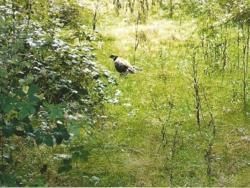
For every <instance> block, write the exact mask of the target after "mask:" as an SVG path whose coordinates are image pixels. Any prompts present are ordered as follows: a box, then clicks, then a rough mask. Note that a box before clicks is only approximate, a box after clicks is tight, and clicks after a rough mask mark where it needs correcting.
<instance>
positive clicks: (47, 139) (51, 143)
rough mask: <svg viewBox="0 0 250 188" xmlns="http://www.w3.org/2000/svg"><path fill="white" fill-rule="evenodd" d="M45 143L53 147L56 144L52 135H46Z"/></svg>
mask: <svg viewBox="0 0 250 188" xmlns="http://www.w3.org/2000/svg"><path fill="white" fill-rule="evenodd" d="M43 141H44V143H45V144H46V145H47V146H53V145H54V142H53V137H52V136H51V135H48V134H47V135H44V137H43Z"/></svg>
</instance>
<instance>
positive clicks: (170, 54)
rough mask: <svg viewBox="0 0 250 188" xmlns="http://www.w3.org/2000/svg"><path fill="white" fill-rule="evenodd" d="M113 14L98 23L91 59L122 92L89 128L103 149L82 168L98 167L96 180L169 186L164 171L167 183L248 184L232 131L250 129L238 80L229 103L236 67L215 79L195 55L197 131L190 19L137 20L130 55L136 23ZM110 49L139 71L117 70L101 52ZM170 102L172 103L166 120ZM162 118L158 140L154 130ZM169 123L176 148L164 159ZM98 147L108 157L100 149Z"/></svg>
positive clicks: (245, 157)
mask: <svg viewBox="0 0 250 188" xmlns="http://www.w3.org/2000/svg"><path fill="white" fill-rule="evenodd" d="M116 20H119V19H118V18H116V19H114V21H113V22H111V23H112V24H111V23H110V21H109V22H106V23H108V25H105V19H104V23H102V24H103V25H102V28H100V29H99V30H100V32H101V33H104V43H103V45H102V47H101V48H99V49H97V51H96V54H97V59H98V61H99V62H100V63H101V64H102V65H103V66H105V67H106V68H107V69H108V70H110V71H111V72H112V74H113V75H114V76H115V77H116V79H117V81H118V85H117V86H114V87H113V88H111V90H110V92H111V93H113V94H114V93H115V92H116V91H117V90H119V91H120V92H121V95H120V96H119V97H118V98H119V102H118V103H116V104H106V105H105V108H104V111H105V115H107V119H106V120H105V121H104V122H103V129H102V130H99V131H97V133H96V134H97V137H98V138H99V139H100V140H101V142H102V145H103V149H100V148H99V149H97V150H96V153H95V152H93V153H92V158H91V160H90V161H89V162H88V166H87V167H86V168H84V169H86V170H88V171H92V170H93V171H94V172H96V175H97V176H98V174H99V173H100V174H99V175H100V178H101V180H100V184H98V185H100V186H102V185H103V186H170V185H171V184H170V174H171V173H172V176H173V180H172V184H173V185H174V186H208V185H213V186H247V185H250V184H249V180H247V179H248V178H247V175H249V159H250V158H249V152H248V150H249V143H248V142H247V141H242V135H238V134H237V133H235V131H236V132H237V130H238V129H241V128H242V129H243V132H244V135H248V134H249V126H248V125H249V119H248V117H246V116H244V115H243V112H242V104H241V101H240V100H241V99H240V97H241V96H240V94H239V93H240V92H241V91H240V85H237V86H236V91H235V92H236V94H237V95H238V98H237V97H236V98H237V101H235V103H232V102H231V101H232V95H233V92H232V91H233V90H234V89H235V88H233V86H232V81H233V79H235V80H236V81H240V79H241V78H240V75H239V73H238V72H225V74H224V79H223V81H222V73H221V72H219V71H217V72H214V73H212V74H210V75H206V74H205V69H206V67H207V65H206V64H205V63H204V62H203V61H201V60H199V65H198V67H199V68H198V71H199V75H198V76H199V82H200V84H201V86H202V87H203V88H204V89H205V92H206V95H207V96H206V97H207V101H206V102H205V101H204V100H202V108H203V114H202V115H203V117H202V124H201V132H199V131H198V126H197V124H196V119H195V108H194V96H193V94H194V91H193V85H192V77H191V62H190V61H191V54H190V53H191V50H190V49H189V48H188V46H189V45H190V43H191V42H192V41H193V42H198V38H197V36H196V34H195V32H194V31H195V28H196V25H195V22H194V21H189V22H186V23H184V24H182V25H179V24H178V22H175V21H167V20H165V21H161V22H160V23H161V24H160V25H159V26H157V24H156V23H159V21H157V20H152V21H151V22H149V23H147V24H146V25H141V26H140V27H139V28H140V31H141V32H143V33H144V34H145V41H144V42H143V43H141V46H140V47H139V48H138V51H137V52H136V62H133V55H134V52H133V45H134V36H135V33H134V31H135V26H134V25H133V24H132V23H129V24H124V23H122V24H118V22H117V21H116ZM158 27H160V29H158ZM183 33H184V34H185V35H184V34H183ZM191 33H194V34H191ZM110 54H118V55H120V56H122V57H124V58H127V59H129V60H130V62H131V63H132V64H136V66H138V67H141V68H143V71H142V72H138V73H137V74H134V75H128V76H126V77H121V76H119V74H118V73H117V72H116V71H115V69H114V66H113V63H112V61H111V59H109V58H108V57H109V55H110ZM201 93H202V92H201ZM202 95H203V94H202ZM169 103H173V104H174V107H173V110H172V113H171V117H170V119H169V120H168V113H169ZM208 107H209V109H211V111H212V113H213V115H214V118H215V124H216V136H215V138H214V139H213V143H214V144H213V148H212V152H213V154H212V156H213V159H212V160H213V162H212V177H211V180H208V177H207V175H206V170H207V163H206V160H205V157H204V156H205V154H206V150H207V147H208V143H209V140H211V139H212V133H211V132H212V131H211V128H209V127H208V126H207V125H208V122H209V120H210V118H209V114H208ZM177 123H178V124H179V126H177V125H176V124H177ZM164 125H165V126H166V137H167V143H166V144H165V147H163V140H162V134H161V129H162V126H164ZM177 127H178V128H177ZM176 129H178V136H177V144H176V148H175V149H176V153H175V155H174V157H173V158H171V155H172V154H171V147H172V144H173V139H174V134H175V130H176ZM242 134H243V133H242ZM248 138H249V136H248ZM102 152H103V153H105V155H106V157H107V158H108V160H107V158H106V157H104V156H103V155H102V154H101V155H100V153H102ZM247 161H248V162H247ZM96 169H99V171H96ZM103 173H105V174H103ZM209 181H210V183H209ZM211 182H212V183H211Z"/></svg>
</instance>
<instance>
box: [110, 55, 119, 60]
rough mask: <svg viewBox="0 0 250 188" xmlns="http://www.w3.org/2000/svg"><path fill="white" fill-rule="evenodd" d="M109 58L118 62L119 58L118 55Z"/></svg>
mask: <svg viewBox="0 0 250 188" xmlns="http://www.w3.org/2000/svg"><path fill="white" fill-rule="evenodd" d="M109 57H110V58H111V59H113V60H116V59H117V58H118V56H117V55H110V56H109Z"/></svg>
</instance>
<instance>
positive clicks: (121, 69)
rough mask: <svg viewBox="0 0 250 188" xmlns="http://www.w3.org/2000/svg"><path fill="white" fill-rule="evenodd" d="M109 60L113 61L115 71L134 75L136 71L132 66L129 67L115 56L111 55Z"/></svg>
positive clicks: (127, 63) (124, 61) (126, 62)
mask: <svg viewBox="0 0 250 188" xmlns="http://www.w3.org/2000/svg"><path fill="white" fill-rule="evenodd" d="M110 58H111V59H113V61H114V64H115V69H116V70H117V71H118V72H119V73H121V74H128V73H135V72H136V70H137V69H136V68H135V67H134V66H132V65H130V64H129V62H128V61H126V60H125V59H122V58H120V57H118V56H117V55H111V56H110Z"/></svg>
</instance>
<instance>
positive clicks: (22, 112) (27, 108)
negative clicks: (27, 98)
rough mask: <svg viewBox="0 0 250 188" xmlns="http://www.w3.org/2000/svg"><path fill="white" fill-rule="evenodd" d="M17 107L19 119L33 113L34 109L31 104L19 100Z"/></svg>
mask: <svg viewBox="0 0 250 188" xmlns="http://www.w3.org/2000/svg"><path fill="white" fill-rule="evenodd" d="M18 107H19V119H20V120H23V119H24V118H26V117H28V116H29V115H31V114H34V113H35V111H36V109H35V108H34V106H33V104H31V103H29V102H21V103H19V105H18Z"/></svg>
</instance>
